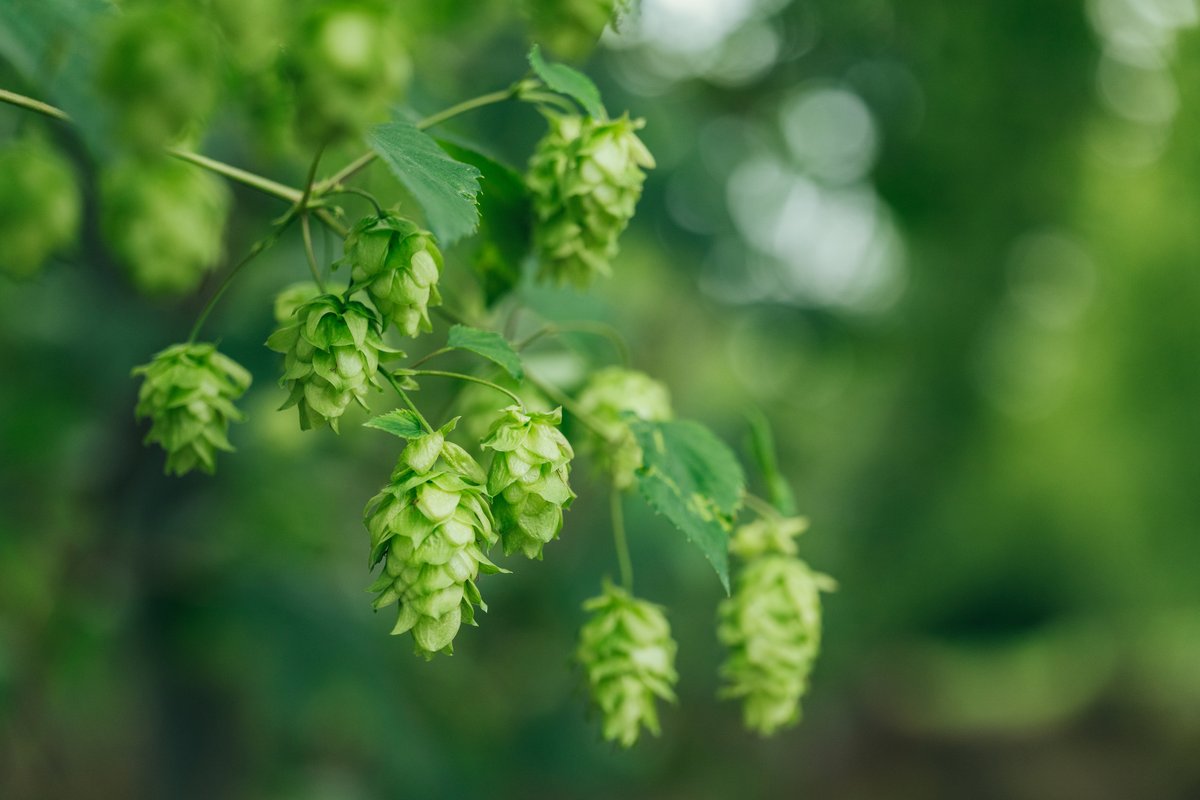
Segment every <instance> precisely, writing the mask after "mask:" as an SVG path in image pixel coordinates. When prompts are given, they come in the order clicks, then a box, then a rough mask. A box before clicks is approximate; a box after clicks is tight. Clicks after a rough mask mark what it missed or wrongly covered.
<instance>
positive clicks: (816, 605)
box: [717, 517, 836, 736]
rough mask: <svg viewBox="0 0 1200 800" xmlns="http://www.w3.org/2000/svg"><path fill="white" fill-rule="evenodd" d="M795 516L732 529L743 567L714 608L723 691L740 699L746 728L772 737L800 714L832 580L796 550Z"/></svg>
mask: <svg viewBox="0 0 1200 800" xmlns="http://www.w3.org/2000/svg"><path fill="white" fill-rule="evenodd" d="M807 525H808V523H807V522H806V521H805V520H804V519H802V518H799V517H790V518H764V519H760V520H757V521H755V522H753V523H750V524H748V525H743V526H742V527H741V528H739V529H738V530H737V533H736V534H735V535H734V537H733V540H732V541H731V542H730V548H729V549H730V551H731V552H732V553H734V554H735V555H736V556H738V557H740V558H741V559H742V560H743V561H744V562H745V566H744V567H743V568H742V570H741V572H740V573H739V574H738V576H737V579H736V581H735V584H734V592H733V595H732V596H731V597H730V598H728V599H727V600H724V601H722V603H721V605H720V608H719V609H718V617H719V624H718V628H717V636H718V638H719V639H720V640H721V642H722V643H723V644H724V645H726V646H727V647H728V648H729V657H728V659H727V660H726V661H725V664H724V666H723V667H722V669H721V674H722V675H723V676H724V677H725V679H726V681H727V684H726V686H725V688H724V689H722V692H721V694H722V696H724V697H734V698H741V699H742V704H743V705H742V710H743V716H744V719H745V723H746V727H748V728H750V729H752V730H754V731H757V732H758V733H760V734H762V735H764V736H769V735H770V734H772V733H774V732H775V731H776V730H778V729H779V728H782V727H787V726H790V725H794V724H796V723H797V722H799V721H800V699H801V697H803V696H804V693H805V691H806V690H807V689H808V676H809V673H810V672H811V671H812V667H813V662H814V661H815V660H816V658H817V654H818V653H819V651H820V648H821V597H820V593H821V592H822V591H825V592H828V591H832V590H833V589H834V588H835V586H836V584H835V583H834V581H833V579H832V578H830V577H828V576H827V575H822V574H820V573H817V572H813V571H812V570H811V569H810V568H809V566H808V565H807V564H806V563H804V562H803V561H801V560H800V559H799V558H797V557H796V543H795V541H794V537H795V536H797V535H799V534H800V533H802V532H803V531H804V529H805V528H806V527H807Z"/></svg>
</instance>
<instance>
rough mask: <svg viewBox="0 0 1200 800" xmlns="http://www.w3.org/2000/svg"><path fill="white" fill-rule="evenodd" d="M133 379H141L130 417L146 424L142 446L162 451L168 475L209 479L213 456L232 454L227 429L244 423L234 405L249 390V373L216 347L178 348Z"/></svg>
mask: <svg viewBox="0 0 1200 800" xmlns="http://www.w3.org/2000/svg"><path fill="white" fill-rule="evenodd" d="M133 374H134V375H141V376H143V380H142V387H141V390H140V391H139V392H138V404H137V408H136V409H135V411H134V414H135V415H136V417H137V418H138V419H141V418H143V417H149V418H150V420H151V426H150V433H149V434H147V436H146V442H147V443H150V442H157V443H158V444H160V445H162V448H163V450H165V451H166V453H167V465H166V471H167V473H174V474H176V475H183V474H185V473H188V472H190V471H191V470H192V469H194V468H196V467H200V469H202V470H204V471H205V472H207V473H209V474H211V473H212V472H213V471H214V470H215V469H216V451H217V450H224V451H226V452H232V451H233V447H232V446H231V445H230V444H229V439H228V438H227V436H228V432H229V423H230V422H240V421H241V420H242V413H241V412H240V411H238V409H237V407H236V406H234V401H236V400H237V399H238V398H239V397H241V396H242V394H243V393H245V391H246V389H247V388H249V386H250V373H249V372H247V371H246V370H245V369H244V368H243V367H241V366H240V365H239V364H237V363H236V362H235V361H233V360H232V359H230V358H229V357H227V356H224V355H222V354H221V353H219V352H217V347H216V345H213V344H176V345H172V346H171V347H168V348H167V349H166V350H163V351H162V352H161V353H158V354H157V355H155V356H154V358H153V359H152V360H151V361H150V363H148V364H143V365H142V366H140V367H136V368H134V370H133Z"/></svg>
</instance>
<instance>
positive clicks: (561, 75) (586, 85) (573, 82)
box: [529, 44, 607, 119]
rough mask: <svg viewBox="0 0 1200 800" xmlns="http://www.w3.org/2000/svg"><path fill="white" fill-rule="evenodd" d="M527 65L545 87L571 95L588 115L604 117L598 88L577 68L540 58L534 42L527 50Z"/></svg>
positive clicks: (539, 52)
mask: <svg viewBox="0 0 1200 800" xmlns="http://www.w3.org/2000/svg"><path fill="white" fill-rule="evenodd" d="M529 66H531V67H533V71H534V72H535V73H537V76H538V77H539V78H541V79H542V82H543V83H545V84H546V87H547V88H549V89H552V90H553V91H556V92H558V93H559V94H565V95H567V96H568V97H571V98H573V99H574V100H575V102H577V103H579V105H581V106H583V108H584V110H585V111H587V113H588V116H590V117H594V118H596V119H604V117H605V116H607V115H606V114H605V113H604V104H603V103H602V102H601V101H600V90H599V89H597V88H596V84H594V83H592V79H591V78H589V77H588V76H587V75H584V74H583V73H582V72H580V71H579V70H577V69H572V68H571V67H568V66H567V65H566V64H555V63H552V62H547V61H546V60H545V59H544V58H542V51H541V49H540V48H539V47H538V46H537V45H536V44H535V45H534V46H533V47H532V48H530V50H529Z"/></svg>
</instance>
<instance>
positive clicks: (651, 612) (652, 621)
mask: <svg viewBox="0 0 1200 800" xmlns="http://www.w3.org/2000/svg"><path fill="white" fill-rule="evenodd" d="M583 607H584V609H585V610H587V611H590V612H591V613H592V617H591V619H589V620H588V621H587V622H586V623H585V624H584V626H583V629H582V630H581V632H580V640H579V649H578V650H577V652H576V657H577V658H578V660H579V663H580V664H582V665H583V668H584V670H585V671H586V672H587V679H588V685H589V688H590V689H591V694H592V700H593V701H594V702H595V704H596V707H597V708H599V710H600V713H601V715H602V717H603V724H602V731H603V734H604V738H605V739H607V740H609V741H615V742H620V743H621V745H622V746H624V747H632V746H633V744H634V743H635V742H636V741H637V739H638V735H639V734H640V733H641V729H642V728H643V727H645V728H646V729H647V730H649V731H650V732H651V733H653V734H654V735H656V736H657V735H658V733H659V724H658V709H657V707H656V701H657V700H659V699H661V700H667V701H670V702H674V701H675V690H674V686H675V683H676V681H677V680H678V679H679V675H678V673H676V672H675V649H676V646H675V641H674V640H673V639H672V638H671V626H670V625H669V624H668V623H667V618H666V616H665V615H664V614H663V611H662V609H661V608H660V607H659V606H656V605H654V604H652V603H648V602H646V601H645V600H639V599H637V598H636V597H633V596H632V595H630V594H629V593H628V592H627V591H625V590H624V589H621V588H619V587H617V586H614V585H612V584H611V583H609V582H607V581H606V582H605V585H604V590H603V592H601V594H600V595H599V596H598V597H593V598H592V599H591V600H588V601H587V602H586V603H584V606H583Z"/></svg>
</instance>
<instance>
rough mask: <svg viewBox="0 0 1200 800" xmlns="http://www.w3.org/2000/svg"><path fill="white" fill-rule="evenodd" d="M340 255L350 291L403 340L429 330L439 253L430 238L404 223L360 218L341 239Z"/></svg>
mask: <svg viewBox="0 0 1200 800" xmlns="http://www.w3.org/2000/svg"><path fill="white" fill-rule="evenodd" d="M345 248H346V256H345V258H344V259H342V263H345V264H348V265H349V266H350V277H351V280H353V282H354V286H355V287H356V288H364V289H366V290H367V296H368V297H370V298H371V302H372V303H374V304H375V308H377V309H379V313H380V314H381V315H382V316H383V324H384V325H385V326H386V325H388V324H389V323H394V324H395V325H396V328H397V329H398V330H399V331H400V332H401V333H403V334H404V335H405V336H416V335H417V334H419V333H421V332H422V331H424V332H426V333H428V332H429V331H431V330H433V324H432V323H431V322H430V321H429V307H430V306H436V305H440V304H441V302H442V297H441V295H440V294H439V293H438V287H437V281H438V276H439V274H440V273H441V269H442V254H441V251H439V250H438V248H437V245H436V244H434V240H433V234H431V233H429V232H428V231H424V230H421V229H420V228H419V227H417V225H416V224H414V223H413V222H411V221H410V220H407V219H402V218H400V217H396V216H392V215H387V216H383V217H365V218H363V219H362V220H359V222H358V224H357V225H355V226H354V228H353V229H352V230H351V231H350V233H349V235H347V236H346V243H345Z"/></svg>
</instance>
